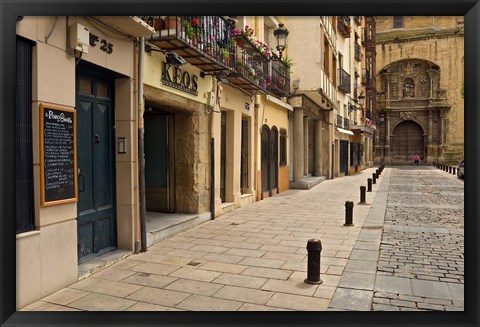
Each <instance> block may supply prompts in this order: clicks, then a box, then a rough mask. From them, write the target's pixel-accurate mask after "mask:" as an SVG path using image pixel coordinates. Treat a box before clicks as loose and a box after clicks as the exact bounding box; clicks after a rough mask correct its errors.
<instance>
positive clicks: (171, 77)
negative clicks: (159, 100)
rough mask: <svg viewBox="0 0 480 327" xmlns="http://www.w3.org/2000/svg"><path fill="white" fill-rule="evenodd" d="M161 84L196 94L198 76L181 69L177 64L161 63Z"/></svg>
mask: <svg viewBox="0 0 480 327" xmlns="http://www.w3.org/2000/svg"><path fill="white" fill-rule="evenodd" d="M162 68H163V71H162V84H163V85H166V86H169V87H172V88H174V89H177V90H180V91H182V92H185V93H188V94H192V95H197V96H198V76H197V75H193V74H190V73H189V72H187V71H182V69H181V68H180V67H178V66H173V65H169V64H167V63H166V62H164V63H163V67H162Z"/></svg>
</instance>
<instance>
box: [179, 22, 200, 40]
mask: <svg viewBox="0 0 480 327" xmlns="http://www.w3.org/2000/svg"><path fill="white" fill-rule="evenodd" d="M183 30H184V31H185V37H186V38H187V39H188V40H191V41H197V42H198V40H200V39H201V36H202V27H201V22H200V20H199V19H198V18H195V17H193V18H190V17H184V19H183Z"/></svg>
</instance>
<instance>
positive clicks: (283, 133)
mask: <svg viewBox="0 0 480 327" xmlns="http://www.w3.org/2000/svg"><path fill="white" fill-rule="evenodd" d="M286 165H287V130H286V129H283V128H281V129H280V166H286Z"/></svg>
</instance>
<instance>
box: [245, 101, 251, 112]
mask: <svg viewBox="0 0 480 327" xmlns="http://www.w3.org/2000/svg"><path fill="white" fill-rule="evenodd" d="M245 111H246V112H250V103H248V102H245Z"/></svg>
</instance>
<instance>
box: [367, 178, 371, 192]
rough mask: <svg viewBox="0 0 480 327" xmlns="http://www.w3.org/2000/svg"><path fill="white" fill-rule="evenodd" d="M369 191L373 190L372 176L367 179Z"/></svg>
mask: <svg viewBox="0 0 480 327" xmlns="http://www.w3.org/2000/svg"><path fill="white" fill-rule="evenodd" d="M367 186H368V188H367V192H372V179H371V178H368V179H367Z"/></svg>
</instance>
